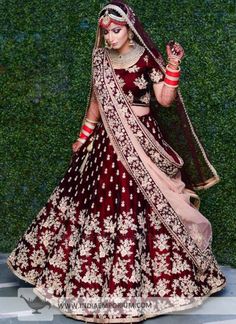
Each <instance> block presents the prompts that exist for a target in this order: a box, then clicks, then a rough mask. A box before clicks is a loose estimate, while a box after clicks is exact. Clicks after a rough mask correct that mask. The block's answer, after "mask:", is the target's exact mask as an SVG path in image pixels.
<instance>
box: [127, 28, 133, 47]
mask: <svg viewBox="0 0 236 324" xmlns="http://www.w3.org/2000/svg"><path fill="white" fill-rule="evenodd" d="M128 38H129V46H134V41H133V38H134V33H133V32H132V31H129V33H128Z"/></svg>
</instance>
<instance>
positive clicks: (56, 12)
mask: <svg viewBox="0 0 236 324" xmlns="http://www.w3.org/2000/svg"><path fill="white" fill-rule="evenodd" d="M104 4H105V2H104V1H92V0H89V1H78V0H73V1H72V0H63V1H62V0H50V1H42V0H30V1H29V0H26V1H17V0H8V1H6V0H3V1H1V4H0V10H1V15H0V26H1V28H0V45H1V47H0V51H1V55H0V80H1V81H0V82H1V134H0V138H1V139H0V142H1V157H2V159H1V188H0V189H1V191H0V192H1V200H2V203H1V214H0V217H1V221H0V226H1V228H0V242H1V243H0V250H1V251H2V252H10V251H11V249H12V248H13V247H14V245H15V244H16V242H17V240H18V239H19V238H20V236H21V235H22V234H23V232H24V230H26V228H27V227H28V226H29V224H30V223H31V222H32V220H33V219H34V217H35V216H36V214H37V213H38V212H39V210H40V209H41V208H42V207H43V205H44V204H45V203H46V201H47V199H48V197H49V195H50V194H51V192H52V190H53V189H54V187H55V186H56V185H57V184H58V182H59V181H60V179H61V178H62V177H63V175H64V173H65V172H66V170H67V167H68V163H69V160H70V157H71V145H72V143H73V142H74V140H75V138H76V132H77V131H78V130H79V128H80V126H81V121H82V117H83V115H84V109H85V107H86V102H87V94H88V90H89V82H90V65H91V50H92V48H93V43H94V38H95V30H96V24H97V13H98V11H99V10H100V9H101V8H102V6H103V5H104ZM129 4H130V5H131V6H133V7H134V8H135V9H136V10H135V11H136V12H137V14H138V15H139V16H140V18H141V20H142V22H143V24H144V26H145V27H146V28H147V30H148V31H149V32H150V33H151V35H152V36H153V38H154V40H155V42H156V44H157V45H158V47H159V48H160V49H161V51H162V52H165V44H166V43H167V42H168V40H170V39H173V38H174V39H175V40H177V41H178V42H180V43H181V44H182V45H183V47H184V48H185V52H186V57H185V59H184V60H183V63H182V71H183V73H182V78H181V81H182V82H181V90H182V94H183V97H184V99H185V103H186V106H187V109H188V112H189V115H190V117H191V120H192V122H193V124H194V126H195V128H196V130H197V132H198V134H199V137H200V139H201V141H202V142H203V143H204V144H205V145H206V148H207V151H208V152H209V155H210V157H211V162H212V164H213V165H214V166H215V168H216V170H217V171H218V173H219V175H220V177H221V182H220V183H219V184H217V185H216V186H214V187H212V188H211V189H209V190H207V191H204V192H200V196H201V199H202V202H201V207H200V210H201V212H202V213H203V214H204V215H205V216H206V217H207V218H208V219H209V220H210V221H211V223H212V226H213V233H214V240H213V250H214V253H215V255H216V257H217V259H218V260H219V262H221V263H225V264H231V265H233V266H236V253H235V252H236V239H235V233H236V228H235V227H236V225H235V224H236V222H235V215H234V214H235V210H234V208H233V206H234V200H235V197H234V187H235V177H234V171H235V166H234V163H233V162H235V132H234V126H235V112H234V107H233V100H232V98H233V96H234V92H235V85H234V84H233V82H232V80H233V75H234V71H235V61H234V57H235V56H236V55H235V54H236V53H235V47H234V43H233V36H234V35H233V34H234V33H233V32H234V30H233V23H234V10H235V8H234V1H233V0H232V1H223V0H222V1H221V0H217V1H211V0H205V1H203V0H200V1H197V2H196V1H195V0H183V1H177V0H172V1H164V0H159V1H157V2H155V1H138V0H133V1H129Z"/></svg>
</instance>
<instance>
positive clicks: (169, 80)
mask: <svg viewBox="0 0 236 324" xmlns="http://www.w3.org/2000/svg"><path fill="white" fill-rule="evenodd" d="M179 78H180V67H179V69H178V70H174V69H171V68H170V67H169V66H168V65H167V66H166V74H165V78H164V84H165V85H166V86H168V87H171V88H177V87H178V85H179Z"/></svg>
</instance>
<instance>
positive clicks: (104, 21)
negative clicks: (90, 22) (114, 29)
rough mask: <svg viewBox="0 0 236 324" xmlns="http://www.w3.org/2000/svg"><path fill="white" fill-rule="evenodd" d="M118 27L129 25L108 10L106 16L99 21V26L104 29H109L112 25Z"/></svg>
mask: <svg viewBox="0 0 236 324" xmlns="http://www.w3.org/2000/svg"><path fill="white" fill-rule="evenodd" d="M112 22H113V23H114V24H116V25H121V26H124V25H126V24H127V22H126V20H125V18H123V17H117V16H115V15H113V14H111V13H109V11H108V9H107V10H106V11H105V14H104V15H103V16H102V17H101V18H100V19H99V25H100V26H101V27H103V28H107V27H108V26H109V25H110V24H111V23H112Z"/></svg>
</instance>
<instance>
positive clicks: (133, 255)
mask: <svg viewBox="0 0 236 324" xmlns="http://www.w3.org/2000/svg"><path fill="white" fill-rule="evenodd" d="M139 118H140V120H141V121H142V122H143V123H144V125H145V126H146V127H147V128H148V129H149V130H150V132H151V133H152V134H153V135H154V137H155V138H156V139H157V140H158V141H159V142H160V144H161V145H162V146H163V147H164V149H165V150H166V151H167V152H168V153H169V154H172V156H173V152H172V151H171V150H170V148H169V147H168V144H167V143H166V142H165V141H164V139H163V136H162V134H161V131H160V129H159V127H158V124H157V121H156V120H155V118H154V117H153V115H152V113H150V114H148V115H145V116H142V117H139ZM93 137H94V142H93V148H92V150H91V151H90V152H88V151H87V147H88V145H89V144H90V140H91V138H89V140H88V141H87V142H86V143H85V144H83V146H82V147H81V148H80V150H79V151H78V152H76V153H74V154H73V155H72V158H71V161H70V163H69V167H68V169H67V170H66V173H65V175H64V177H63V178H62V179H61V181H60V182H59V183H58V185H57V186H56V187H55V189H54V190H53V192H52V194H51V195H50V197H49V199H48V201H47V202H46V204H45V205H44V206H43V208H42V209H41V210H40V211H39V213H38V215H37V216H36V217H35V219H34V220H33V222H32V223H31V224H30V226H29V227H28V229H27V230H26V232H25V233H24V234H23V236H22V237H21V238H20V240H19V242H18V243H17V245H16V247H15V249H14V250H13V251H12V252H11V254H10V255H9V258H8V260H7V263H8V266H9V267H10V269H11V270H12V271H13V273H15V275H17V276H18V277H19V278H21V279H23V280H25V281H26V282H28V283H30V284H32V285H34V286H35V288H34V292H35V294H37V295H38V296H39V297H40V298H42V299H44V300H48V301H49V302H51V303H52V304H53V305H54V306H56V307H58V303H57V301H58V300H59V299H60V298H63V297H65V298H68V299H70V298H72V299H74V298H75V299H76V298H84V297H86V298H101V297H105V298H107V297H108V298H132V297H142V298H149V297H150V298H156V300H157V301H158V302H157V303H156V304H155V307H154V308H152V309H151V310H150V309H149V310H147V309H142V310H141V309H140V308H138V310H137V309H136V310H135V311H134V310H132V312H130V311H127V312H124V311H122V312H119V311H117V310H116V311H114V310H113V311H107V312H104V311H101V312H100V314H99V313H95V312H91V313H89V312H88V309H76V310H73V311H71V309H62V308H61V309H60V307H59V309H60V310H61V312H62V313H63V314H65V315H66V316H69V317H72V318H74V319H78V320H84V321H87V322H101V323H102V322H104V323H118V322H131V321H132V322H139V321H142V320H143V319H145V318H149V317H154V316H158V315H160V314H164V313H168V312H171V311H173V310H175V311H176V310H183V309H187V308H191V307H194V306H196V305H198V304H201V303H202V301H203V300H204V299H205V298H206V297H207V296H210V295H211V294H213V293H215V292H217V291H219V290H221V289H222V288H223V287H224V286H225V284H226V279H225V276H224V274H223V273H222V272H221V270H220V268H219V266H218V264H217V261H216V260H215V259H214V261H213V262H212V263H211V264H210V266H209V268H208V269H207V271H206V272H204V274H202V273H199V272H198V269H197V268H196V266H195V265H194V264H193V262H192V260H191V259H190V258H189V256H188V255H187V254H186V252H185V251H184V250H183V248H182V247H181V246H180V245H178V242H176V240H175V239H174V238H173V237H172V236H171V235H170V233H169V232H168V230H167V229H166V228H165V226H164V225H163V224H162V223H161V221H160V220H159V219H158V216H157V215H156V214H155V213H154V212H153V210H152V208H151V206H150V205H149V203H148V201H147V200H146V199H145V198H144V196H143V194H142V193H141V191H140V190H139V188H138V186H137V185H136V183H135V182H134V180H133V178H132V176H131V175H130V174H129V173H128V172H127V170H126V169H125V167H124V166H123V164H122V163H121V161H120V160H119V158H118V156H117V154H116V152H115V151H114V148H113V146H112V144H111V142H110V139H109V137H108V134H107V132H106V130H105V128H104V125H103V123H102V122H100V123H99V124H97V126H96V128H95V131H94V134H93ZM85 157H86V164H85V162H84V161H85V160H84V159H85ZM173 158H175V157H174V156H173ZM83 162H84V163H83ZM82 165H83V168H82V170H81V167H82ZM179 297H181V298H183V300H184V301H182V302H180V301H179V300H178V298H179ZM195 297H197V298H198V299H197V301H196V300H194V301H193V298H195Z"/></svg>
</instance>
